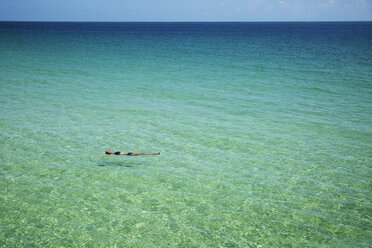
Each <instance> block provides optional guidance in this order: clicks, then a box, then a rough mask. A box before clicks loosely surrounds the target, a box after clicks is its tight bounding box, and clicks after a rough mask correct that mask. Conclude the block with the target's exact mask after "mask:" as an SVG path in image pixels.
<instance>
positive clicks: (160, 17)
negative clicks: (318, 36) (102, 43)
mask: <svg viewBox="0 0 372 248" xmlns="http://www.w3.org/2000/svg"><path fill="white" fill-rule="evenodd" d="M0 20H2V21H372V0H1V1H0Z"/></svg>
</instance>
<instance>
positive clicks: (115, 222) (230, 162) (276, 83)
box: [0, 22, 372, 247]
mask: <svg viewBox="0 0 372 248" xmlns="http://www.w3.org/2000/svg"><path fill="white" fill-rule="evenodd" d="M371 44H372V24H371V23H370V22H365V23H6V22H0V86H1V90H0V106H1V107H0V140H1V142H0V162H1V165H0V246H4V247H14V246H15V247H33V246H37V247H45V246H53V247H61V246H64V247H71V246H72V247H81V246H89V247H115V246H118V247H368V246H369V245H370V244H371V242H372V231H371V230H372V220H371V208H372V194H371V177H372V161H371V158H372V156H371V151H372V150H371V148H372V147H371V146H372V125H371V124H372V123H371V122H372V120H371V116H372V111H371V109H372V102H371V93H372V92H371V91H372V80H371V78H372V69H371V68H372V50H371ZM105 150H113V151H122V152H161V155H160V156H142V157H128V156H120V157H119V156H106V157H101V158H95V159H94V158H92V157H93V156H98V155H103V153H104V151H105Z"/></svg>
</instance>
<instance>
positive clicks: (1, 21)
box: [0, 20, 372, 23]
mask: <svg viewBox="0 0 372 248" xmlns="http://www.w3.org/2000/svg"><path fill="white" fill-rule="evenodd" d="M0 22H65V23H66V22H70V23H72V22H80V23H84V22H85V23H104V22H107V23H154V22H155V23H211V22H213V23H263V22H372V20H369V21H367V20H343V21H341V20H311V21H307V20H280V21H274V20H273V21H141V20H139V21H89V20H88V21H69V20H65V21H61V20H59V21H57V20H0Z"/></svg>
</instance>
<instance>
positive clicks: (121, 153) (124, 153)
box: [105, 151, 160, 156]
mask: <svg viewBox="0 0 372 248" xmlns="http://www.w3.org/2000/svg"><path fill="white" fill-rule="evenodd" d="M105 153H106V155H127V156H139V155H160V152H158V153H137V152H113V151H106V152H105Z"/></svg>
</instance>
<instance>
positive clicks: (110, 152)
mask: <svg viewBox="0 0 372 248" xmlns="http://www.w3.org/2000/svg"><path fill="white" fill-rule="evenodd" d="M106 154H107V155H112V154H114V153H113V152H112V151H106Z"/></svg>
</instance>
